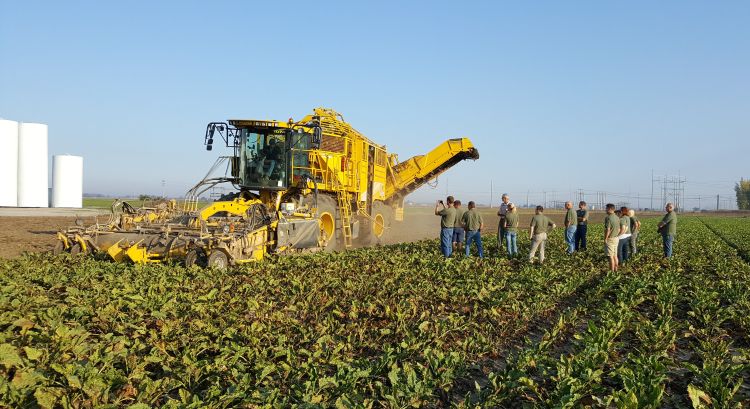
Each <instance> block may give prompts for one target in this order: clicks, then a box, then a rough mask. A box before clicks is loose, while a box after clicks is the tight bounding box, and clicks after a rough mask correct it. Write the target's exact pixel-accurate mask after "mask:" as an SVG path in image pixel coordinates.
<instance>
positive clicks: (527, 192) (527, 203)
mask: <svg viewBox="0 0 750 409" xmlns="http://www.w3.org/2000/svg"><path fill="white" fill-rule="evenodd" d="M528 207H529V191H528V190H527V191H526V208H528Z"/></svg>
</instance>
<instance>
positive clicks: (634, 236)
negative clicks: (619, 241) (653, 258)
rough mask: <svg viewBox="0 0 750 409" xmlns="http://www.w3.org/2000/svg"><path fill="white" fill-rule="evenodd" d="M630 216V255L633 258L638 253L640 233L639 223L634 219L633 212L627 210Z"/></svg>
mask: <svg viewBox="0 0 750 409" xmlns="http://www.w3.org/2000/svg"><path fill="white" fill-rule="evenodd" d="M628 216H630V255H631V256H634V255H635V253H637V252H638V243H637V241H638V233H639V232H640V231H641V222H640V220H638V218H636V217H635V210H633V209H630V210H628Z"/></svg>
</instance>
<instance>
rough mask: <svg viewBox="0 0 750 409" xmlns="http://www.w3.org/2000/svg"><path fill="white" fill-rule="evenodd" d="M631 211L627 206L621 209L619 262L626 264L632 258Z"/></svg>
mask: <svg viewBox="0 0 750 409" xmlns="http://www.w3.org/2000/svg"><path fill="white" fill-rule="evenodd" d="M629 214H630V209H628V208H627V207H626V206H623V207H621V208H620V233H619V235H618V238H619V241H618V242H617V262H618V263H620V264H625V262H626V261H628V258H630V254H628V253H629V251H630V216H629Z"/></svg>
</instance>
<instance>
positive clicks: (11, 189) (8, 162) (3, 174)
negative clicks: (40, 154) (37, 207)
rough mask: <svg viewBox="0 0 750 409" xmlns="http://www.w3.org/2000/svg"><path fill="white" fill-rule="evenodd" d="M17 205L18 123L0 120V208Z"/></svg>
mask: <svg viewBox="0 0 750 409" xmlns="http://www.w3.org/2000/svg"><path fill="white" fill-rule="evenodd" d="M17 205H18V122H16V121H8V120H7V119H0V206H11V207H15V206H17Z"/></svg>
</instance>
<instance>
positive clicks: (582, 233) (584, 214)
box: [576, 200, 589, 251]
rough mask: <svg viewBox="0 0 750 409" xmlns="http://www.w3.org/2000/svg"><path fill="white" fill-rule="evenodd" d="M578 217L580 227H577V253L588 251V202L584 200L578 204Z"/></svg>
mask: <svg viewBox="0 0 750 409" xmlns="http://www.w3.org/2000/svg"><path fill="white" fill-rule="evenodd" d="M576 216H577V217H576V219H577V220H578V226H576V251H579V250H586V233H587V232H588V227H589V226H588V224H589V211H588V209H587V208H586V202H584V201H583V200H581V201H580V202H579V203H578V210H576Z"/></svg>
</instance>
